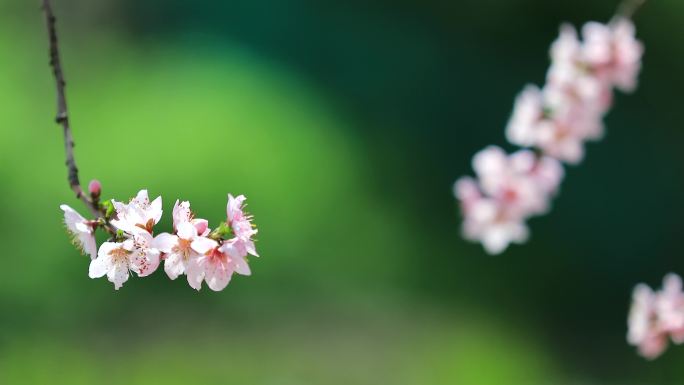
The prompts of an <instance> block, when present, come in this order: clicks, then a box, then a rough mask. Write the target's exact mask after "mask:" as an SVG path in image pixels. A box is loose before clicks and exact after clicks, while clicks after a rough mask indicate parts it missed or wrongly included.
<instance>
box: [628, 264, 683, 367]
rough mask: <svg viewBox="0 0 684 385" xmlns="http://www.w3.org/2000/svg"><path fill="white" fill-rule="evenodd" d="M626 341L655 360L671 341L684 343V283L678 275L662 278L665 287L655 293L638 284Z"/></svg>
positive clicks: (634, 294)
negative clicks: (683, 285)
mask: <svg viewBox="0 0 684 385" xmlns="http://www.w3.org/2000/svg"><path fill="white" fill-rule="evenodd" d="M628 326H629V331H628V333H627V341H628V342H629V343H630V344H632V345H634V346H636V347H637V348H638V349H639V354H641V355H642V356H644V357H646V358H649V359H653V358H656V357H658V356H659V355H660V354H661V353H662V352H663V351H664V350H665V348H667V344H668V339H671V340H672V341H673V342H674V343H676V344H681V343H682V342H684V292H682V280H681V278H680V277H679V276H678V275H676V274H668V275H667V276H665V278H664V279H663V288H662V290H659V291H655V292H654V291H653V290H651V288H650V287H648V286H647V285H645V284H639V285H637V286H636V287H635V288H634V292H633V293H632V308H631V310H630V312H629V318H628Z"/></svg>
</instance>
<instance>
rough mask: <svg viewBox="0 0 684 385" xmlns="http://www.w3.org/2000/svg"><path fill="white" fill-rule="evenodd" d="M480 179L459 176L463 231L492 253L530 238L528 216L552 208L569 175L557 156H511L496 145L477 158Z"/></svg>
mask: <svg viewBox="0 0 684 385" xmlns="http://www.w3.org/2000/svg"><path fill="white" fill-rule="evenodd" d="M473 168H474V169H475V173H476V174H477V177H478V179H477V180H475V179H473V178H470V177H465V178H461V179H459V180H458V181H457V182H456V184H455V186H454V193H455V195H456V197H457V198H458V199H459V201H460V202H461V211H462V212H463V216H464V221H463V235H464V237H465V238H466V239H468V240H471V241H477V242H481V243H482V245H483V246H484V248H485V250H486V251H487V252H488V253H490V254H499V253H501V252H503V251H504V250H505V249H506V248H507V247H508V245H509V244H511V243H523V242H525V241H526V240H527V238H528V229H527V225H526V224H525V222H526V220H527V219H528V218H529V217H531V216H533V215H538V214H542V213H544V212H545V211H547V210H548V207H549V205H550V199H551V197H552V196H553V195H554V194H555V193H556V191H557V190H558V186H559V184H560V182H561V180H562V178H563V174H564V172H563V167H562V166H561V165H560V163H559V162H558V161H556V160H554V159H552V158H548V157H537V156H536V155H535V154H533V153H532V152H530V151H526V150H523V151H518V152H516V153H514V154H512V155H507V154H506V153H505V152H504V151H503V150H502V149H500V148H499V147H495V146H490V147H487V148H486V149H484V150H482V151H480V152H479V153H477V154H476V155H475V157H474V158H473Z"/></svg>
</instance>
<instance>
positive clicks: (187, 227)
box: [178, 222, 197, 239]
mask: <svg viewBox="0 0 684 385" xmlns="http://www.w3.org/2000/svg"><path fill="white" fill-rule="evenodd" d="M178 236H179V237H181V238H183V239H193V238H195V237H197V229H196V228H195V226H193V224H192V223H190V222H181V223H179V224H178Z"/></svg>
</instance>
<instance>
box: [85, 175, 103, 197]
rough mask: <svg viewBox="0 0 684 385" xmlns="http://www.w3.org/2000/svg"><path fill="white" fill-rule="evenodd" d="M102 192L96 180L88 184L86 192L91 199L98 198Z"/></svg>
mask: <svg viewBox="0 0 684 385" xmlns="http://www.w3.org/2000/svg"><path fill="white" fill-rule="evenodd" d="M101 191H102V185H101V184H100V181H99V180H97V179H93V180H91V181H90V183H88V192H89V193H90V195H91V196H93V197H95V198H96V197H99V196H100V192H101Z"/></svg>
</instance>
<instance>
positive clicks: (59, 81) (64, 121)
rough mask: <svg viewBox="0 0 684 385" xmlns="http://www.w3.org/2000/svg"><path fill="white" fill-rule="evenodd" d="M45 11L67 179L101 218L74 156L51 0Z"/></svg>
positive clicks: (45, 2)
mask: <svg viewBox="0 0 684 385" xmlns="http://www.w3.org/2000/svg"><path fill="white" fill-rule="evenodd" d="M43 13H44V14H45V24H46V25H47V31H48V39H49V42H50V67H52V74H53V75H54V77H55V83H56V85H57V116H56V118H55V121H56V122H57V124H59V125H61V126H62V130H63V132H64V152H65V153H66V166H67V170H68V176H67V180H68V182H69V187H71V190H72V191H73V192H74V193H75V194H76V198H78V199H80V200H81V201H82V202H83V203H84V204H85V205H86V206H87V207H88V210H90V212H91V213H92V214H93V216H95V218H101V217H103V214H102V212H101V211H100V207H99V204H98V202H97V201H95V200H93V199H91V198H90V197H88V196H87V195H86V194H84V193H83V188H82V187H81V182H80V181H79V179H78V167H77V166H76V159H75V158H74V138H73V135H72V133H71V126H70V125H69V112H68V110H67V102H66V93H65V91H64V89H65V87H66V82H65V81H64V71H63V70H62V62H61V60H60V57H59V42H58V40H57V29H56V27H55V24H56V22H57V19H56V18H55V14H54V12H53V10H52V4H50V0H43ZM103 227H104V228H105V230H107V231H108V232H109V233H111V234H116V231H115V230H114V229H113V228H112V227H111V226H110V225H109V224H108V223H105V224H104V225H103Z"/></svg>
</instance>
